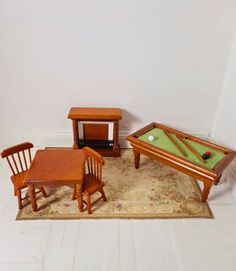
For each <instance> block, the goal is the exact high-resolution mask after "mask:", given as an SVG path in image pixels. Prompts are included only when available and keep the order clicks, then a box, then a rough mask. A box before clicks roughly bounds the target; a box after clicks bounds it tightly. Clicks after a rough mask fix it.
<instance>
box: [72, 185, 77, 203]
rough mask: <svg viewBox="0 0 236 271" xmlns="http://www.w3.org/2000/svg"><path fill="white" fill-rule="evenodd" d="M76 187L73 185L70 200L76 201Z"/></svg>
mask: <svg viewBox="0 0 236 271" xmlns="http://www.w3.org/2000/svg"><path fill="white" fill-rule="evenodd" d="M76 195H77V193H76V185H74V190H73V194H72V200H75V199H76Z"/></svg>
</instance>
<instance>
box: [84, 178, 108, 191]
mask: <svg viewBox="0 0 236 271" xmlns="http://www.w3.org/2000/svg"><path fill="white" fill-rule="evenodd" d="M103 186H104V182H103V181H101V180H98V179H96V178H94V177H93V176H91V175H89V174H85V176H84V183H83V193H85V194H88V195H92V194H94V193H95V192H96V191H98V190H99V189H101V188H102V187H103Z"/></svg>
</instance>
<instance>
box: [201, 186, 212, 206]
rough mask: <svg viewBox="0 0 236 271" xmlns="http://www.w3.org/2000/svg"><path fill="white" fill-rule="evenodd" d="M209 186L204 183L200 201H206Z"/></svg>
mask: <svg viewBox="0 0 236 271" xmlns="http://www.w3.org/2000/svg"><path fill="white" fill-rule="evenodd" d="M210 189H211V185H209V184H207V183H204V188H203V191H202V201H203V202H206V201H207V199H208V195H209V193H210Z"/></svg>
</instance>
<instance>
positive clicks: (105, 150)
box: [68, 107, 122, 156]
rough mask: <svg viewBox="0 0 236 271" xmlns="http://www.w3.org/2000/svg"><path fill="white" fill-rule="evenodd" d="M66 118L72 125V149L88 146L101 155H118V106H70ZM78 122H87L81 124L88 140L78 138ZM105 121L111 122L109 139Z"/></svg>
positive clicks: (119, 113) (119, 111) (119, 117)
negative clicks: (111, 134) (111, 127)
mask: <svg viewBox="0 0 236 271" xmlns="http://www.w3.org/2000/svg"><path fill="white" fill-rule="evenodd" d="M68 118H69V119H71V120H72V125H73V138H74V144H73V148H74V149H78V148H82V147H85V146H89V147H91V148H93V149H95V150H96V151H97V152H99V153H100V154H101V155H103V156H120V146H119V144H118V131H119V120H120V119H121V118H122V114H121V110H120V109H119V108H95V107H72V108H71V109H70V112H69V114H68ZM79 122H81V123H82V122H87V124H84V125H83V132H84V134H85V133H86V137H87V139H88V140H80V135H79V125H78V123H79ZM94 122H95V123H94ZM106 122H107V123H113V131H112V133H113V138H112V140H110V141H109V138H108V125H107V124H106ZM89 123H90V124H89ZM96 123H97V124H96ZM99 144H100V145H99ZM101 144H104V145H101Z"/></svg>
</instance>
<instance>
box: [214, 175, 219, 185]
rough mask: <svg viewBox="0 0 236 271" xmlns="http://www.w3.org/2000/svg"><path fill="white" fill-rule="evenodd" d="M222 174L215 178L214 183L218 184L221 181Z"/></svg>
mask: <svg viewBox="0 0 236 271" xmlns="http://www.w3.org/2000/svg"><path fill="white" fill-rule="evenodd" d="M220 179H221V175H220V176H219V177H218V178H217V179H216V180H215V182H214V185H217V184H218V183H219V182H220Z"/></svg>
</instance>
